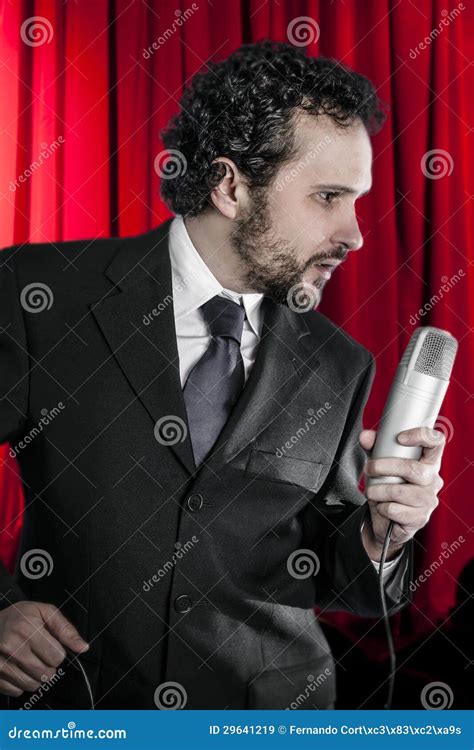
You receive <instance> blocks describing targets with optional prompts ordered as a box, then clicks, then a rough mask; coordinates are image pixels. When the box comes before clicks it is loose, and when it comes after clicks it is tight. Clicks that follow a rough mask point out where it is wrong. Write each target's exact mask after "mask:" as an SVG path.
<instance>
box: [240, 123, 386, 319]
mask: <svg viewBox="0 0 474 750" xmlns="http://www.w3.org/2000/svg"><path fill="white" fill-rule="evenodd" d="M297 123H298V124H297V126H296V143H297V149H298V151H297V154H298V155H297V156H296V157H294V158H293V159H292V160H291V162H290V163H288V164H286V165H284V166H283V167H281V168H280V169H279V171H278V173H277V175H276V177H275V178H274V180H273V181H272V183H271V185H270V186H269V187H266V188H254V189H252V190H251V191H250V201H249V204H248V206H246V208H245V210H244V211H243V213H242V214H241V215H240V216H239V217H238V218H237V219H235V220H234V222H233V229H232V232H231V238H230V239H231V244H232V247H233V249H234V251H235V252H236V253H237V255H238V257H239V259H240V261H241V264H242V268H243V269H244V279H245V282H246V286H247V287H248V288H250V289H253V290H254V291H255V292H262V293H264V294H266V295H267V296H269V297H271V298H272V299H273V300H274V301H275V302H278V303H280V304H284V305H289V306H290V307H292V309H295V310H302V311H305V310H308V309H311V308H313V307H315V306H316V305H317V304H319V302H320V299H321V295H322V290H323V287H324V286H325V284H326V283H327V281H328V280H329V279H330V277H331V273H332V272H333V271H334V265H333V266H332V267H327V266H323V265H322V264H323V263H325V262H326V263H328V264H338V263H340V262H341V261H343V260H344V259H345V258H346V256H347V254H348V252H349V251H350V250H356V249H358V248H360V247H361V246H362V236H361V234H360V231H359V225H358V222H357V218H356V214H355V201H356V200H357V198H359V197H360V196H361V195H362V194H364V193H366V192H368V190H370V187H371V165H372V148H371V145H370V139H369V136H368V134H367V131H366V129H365V127H364V125H363V123H362V122H361V121H360V120H357V121H356V123H355V124H354V125H351V126H350V127H349V128H347V129H345V130H342V129H340V128H337V127H336V125H334V123H333V121H332V120H331V119H330V118H328V117H326V116H320V117H315V116H311V115H308V114H306V113H303V114H301V115H300V116H299V120H298V121H297Z"/></svg>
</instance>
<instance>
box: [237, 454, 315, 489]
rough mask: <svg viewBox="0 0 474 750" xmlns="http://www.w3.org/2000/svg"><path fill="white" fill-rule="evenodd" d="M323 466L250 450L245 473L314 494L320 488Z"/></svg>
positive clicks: (290, 457) (300, 459)
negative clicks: (297, 487) (290, 485)
mask: <svg viewBox="0 0 474 750" xmlns="http://www.w3.org/2000/svg"><path fill="white" fill-rule="evenodd" d="M322 468H323V464H322V463H319V462H317V461H306V460H304V459H302V458H294V457H292V456H280V457H278V456H276V455H275V453H274V452H272V451H265V450H260V449H256V448H252V450H251V452H250V456H249V460H248V463H247V466H246V469H245V473H246V474H248V475H250V476H253V477H256V478H261V479H269V480H270V481H273V482H283V483H284V484H293V485H297V486H300V487H304V488H305V489H307V490H311V491H312V492H316V491H317V490H318V489H319V487H320V484H321V483H320V475H321V471H322Z"/></svg>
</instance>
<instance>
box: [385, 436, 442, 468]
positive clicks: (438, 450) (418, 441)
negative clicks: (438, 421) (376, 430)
mask: <svg viewBox="0 0 474 750" xmlns="http://www.w3.org/2000/svg"><path fill="white" fill-rule="evenodd" d="M397 440H398V442H399V443H400V445H407V446H414V445H418V446H421V447H422V448H423V451H422V455H421V459H420V460H422V461H423V462H424V463H429V464H437V463H439V462H440V461H441V458H442V455H443V451H444V447H445V445H446V438H445V436H444V434H443V433H442V432H441V431H440V430H433V429H432V428H431V427H413V428H412V429H410V430H404V431H403V432H400V433H399V435H398V436H397Z"/></svg>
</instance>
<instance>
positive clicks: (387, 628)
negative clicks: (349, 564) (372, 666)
mask: <svg viewBox="0 0 474 750" xmlns="http://www.w3.org/2000/svg"><path fill="white" fill-rule="evenodd" d="M392 529H393V521H390V523H389V525H388V529H387V533H386V534H385V540H384V543H383V548H382V555H381V557H380V567H379V593H380V603H381V605H382V613H383V622H384V626H385V635H386V637H387V645H388V653H389V659H390V667H389V677H388V694H387V701H386V703H385V706H384V708H385V709H386V710H389V709H390V708H391V707H392V701H393V689H394V686H395V671H396V668H397V658H396V655H395V647H394V645H393V635H392V629H391V627H390V618H389V615H388V611H387V602H386V599H385V587H384V581H383V569H384V565H385V560H386V557H387V552H388V546H389V544H390V537H391V535H392Z"/></svg>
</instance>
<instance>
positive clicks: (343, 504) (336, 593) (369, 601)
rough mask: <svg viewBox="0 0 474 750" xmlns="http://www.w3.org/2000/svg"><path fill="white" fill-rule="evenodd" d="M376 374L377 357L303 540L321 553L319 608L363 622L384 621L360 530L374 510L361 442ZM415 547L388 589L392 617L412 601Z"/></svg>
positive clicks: (306, 520)
mask: <svg viewBox="0 0 474 750" xmlns="http://www.w3.org/2000/svg"><path fill="white" fill-rule="evenodd" d="M374 375H375V361H374V358H373V356H372V355H369V360H368V361H366V364H365V367H364V368H363V371H362V373H361V375H360V377H359V384H358V387H357V389H356V391H355V395H354V398H353V401H352V404H351V407H350V409H349V413H348V418H347V422H346V425H345V428H344V431H343V434H342V438H341V441H340V444H339V447H338V450H337V453H336V456H335V458H334V461H333V465H332V467H331V469H330V471H329V474H328V476H327V478H326V480H325V482H324V485H323V486H322V487H321V489H320V490H319V491H318V493H317V494H315V495H313V497H312V499H311V501H310V503H309V504H308V505H307V506H306V508H305V510H304V512H303V528H304V538H305V539H306V540H307V542H308V547H309V548H310V549H312V550H313V551H314V552H316V554H317V556H318V559H319V564H320V565H319V571H318V573H317V575H316V577H315V587H316V605H317V606H318V607H320V608H321V609H322V610H326V611H345V612H351V613H353V614H357V615H361V616H364V617H380V616H381V615H382V608H381V603H380V596H379V589H378V574H377V572H376V570H375V566H374V564H373V563H372V561H371V560H370V558H369V556H368V555H367V553H366V551H365V548H364V545H363V543H362V537H361V527H362V524H363V522H364V519H365V518H366V514H368V513H369V512H370V511H369V506H368V503H367V500H366V497H365V495H364V494H363V493H362V492H360V490H359V479H360V476H361V473H362V470H363V467H364V465H365V462H366V458H367V456H366V452H365V451H364V449H363V448H362V447H361V445H360V443H359V434H360V432H361V430H362V429H363V425H362V414H363V411H364V407H365V404H366V402H367V399H368V397H369V393H370V389H371V386H372V382H373V378H374ZM412 558H413V542H412V541H410V542H408V543H407V544H406V545H405V547H404V550H403V554H402V557H401V559H400V562H399V563H398V565H397V573H396V574H394V575H391V576H390V578H389V580H388V582H387V583H386V585H385V591H386V600H387V608H388V610H389V611H390V613H391V614H393V613H394V612H396V611H397V610H399V609H401V608H402V607H403V606H404V605H405V604H407V603H408V601H409V600H410V592H409V588H408V587H409V583H410V580H411V576H412V566H413V562H412Z"/></svg>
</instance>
